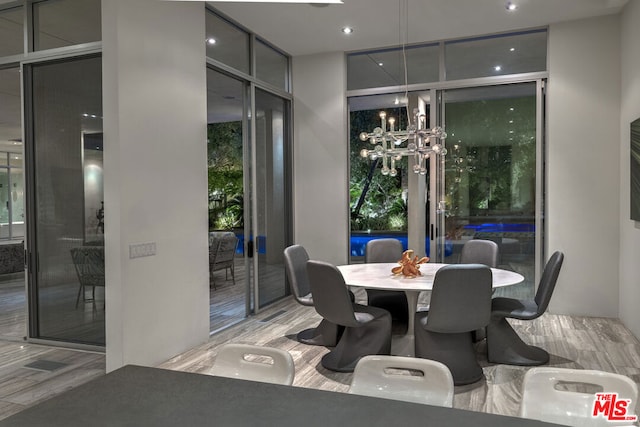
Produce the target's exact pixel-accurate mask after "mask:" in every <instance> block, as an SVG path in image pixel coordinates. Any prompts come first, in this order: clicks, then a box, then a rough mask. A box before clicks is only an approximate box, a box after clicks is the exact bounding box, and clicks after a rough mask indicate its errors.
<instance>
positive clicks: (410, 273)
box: [391, 249, 429, 279]
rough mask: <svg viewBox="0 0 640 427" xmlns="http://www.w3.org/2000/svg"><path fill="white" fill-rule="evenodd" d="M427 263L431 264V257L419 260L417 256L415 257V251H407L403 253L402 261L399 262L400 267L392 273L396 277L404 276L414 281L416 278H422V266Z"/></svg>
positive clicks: (394, 268)
mask: <svg viewBox="0 0 640 427" xmlns="http://www.w3.org/2000/svg"><path fill="white" fill-rule="evenodd" d="M425 262H429V257H426V256H423V257H422V258H418V256H417V255H415V256H414V255H413V249H407V250H406V251H404V252H403V253H402V259H401V260H399V261H398V264H400V265H399V266H397V267H393V268H392V269H391V272H392V273H393V274H395V275H398V274H402V275H403V276H404V277H408V278H409V279H413V278H414V277H418V276H422V273H420V264H424V263H425Z"/></svg>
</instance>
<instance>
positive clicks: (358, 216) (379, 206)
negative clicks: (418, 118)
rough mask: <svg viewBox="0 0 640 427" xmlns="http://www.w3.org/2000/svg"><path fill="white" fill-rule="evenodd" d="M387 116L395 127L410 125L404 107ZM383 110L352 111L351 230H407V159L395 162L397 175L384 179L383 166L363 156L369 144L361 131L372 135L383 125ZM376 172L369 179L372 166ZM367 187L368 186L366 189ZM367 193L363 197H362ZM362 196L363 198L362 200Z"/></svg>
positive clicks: (389, 111)
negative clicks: (404, 182) (404, 183)
mask: <svg viewBox="0 0 640 427" xmlns="http://www.w3.org/2000/svg"><path fill="white" fill-rule="evenodd" d="M385 111H386V113H387V117H395V118H396V128H405V127H406V126H407V121H406V117H407V115H406V110H405V109H404V108H394V109H386V110H385ZM379 113H380V110H366V111H353V112H351V117H350V119H351V135H350V138H349V140H350V145H349V146H350V162H351V176H350V178H349V201H350V202H349V204H350V207H351V230H353V231H357V230H396V231H406V229H407V210H406V204H405V203H404V201H403V199H402V177H403V176H406V174H407V159H406V158H403V159H402V160H401V161H399V162H397V163H396V169H398V175H397V176H396V177H391V176H384V175H382V174H381V173H380V168H381V165H380V164H377V163H376V162H375V161H372V160H369V159H364V158H362V157H361V156H360V151H361V150H362V149H363V148H367V149H370V148H371V144H370V143H369V142H368V141H365V142H363V141H361V140H360V138H359V135H360V133H361V132H372V131H373V129H374V128H376V127H379V126H380V116H379ZM374 163H375V171H374V172H373V174H371V179H368V178H369V175H370V171H371V167H372V164H374ZM367 184H368V185H369V186H368V188H366V186H367ZM363 193H364V196H363ZM361 197H362V199H361Z"/></svg>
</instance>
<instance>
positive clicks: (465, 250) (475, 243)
mask: <svg viewBox="0 0 640 427" xmlns="http://www.w3.org/2000/svg"><path fill="white" fill-rule="evenodd" d="M499 255H500V252H499V248H498V244H497V243H496V242H494V241H492V240H482V239H473V240H469V241H468V242H465V244H464V245H463V246H462V252H461V253H460V264H484V265H486V266H488V267H492V268H497V267H498V260H499Z"/></svg>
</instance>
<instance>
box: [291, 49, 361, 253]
mask: <svg viewBox="0 0 640 427" xmlns="http://www.w3.org/2000/svg"><path fill="white" fill-rule="evenodd" d="M345 93H346V64H345V56H344V53H342V52H339V53H328V54H319V55H308V56H299V57H294V58H293V95H294V101H293V102H294V104H293V111H294V117H293V126H294V130H293V134H294V139H293V140H294V144H295V145H294V148H293V149H294V221H295V242H296V243H298V244H301V245H303V246H304V247H305V248H306V249H307V251H308V252H309V256H310V257H311V258H315V259H320V260H323V261H327V262H331V263H334V264H346V263H347V261H348V253H349V249H348V248H349V246H348V236H349V191H348V190H349V188H348V173H349V147H348V144H349V138H348V135H347V126H348V124H347V118H348V117H347V107H346V99H345Z"/></svg>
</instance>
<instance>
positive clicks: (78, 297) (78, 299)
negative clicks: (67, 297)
mask: <svg viewBox="0 0 640 427" xmlns="http://www.w3.org/2000/svg"><path fill="white" fill-rule="evenodd" d="M83 287H84V286H82V283H81V284H80V287H79V288H78V296H77V297H76V308H78V303H80V294H81V293H82V288H83Z"/></svg>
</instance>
